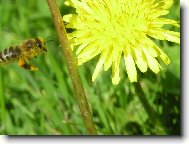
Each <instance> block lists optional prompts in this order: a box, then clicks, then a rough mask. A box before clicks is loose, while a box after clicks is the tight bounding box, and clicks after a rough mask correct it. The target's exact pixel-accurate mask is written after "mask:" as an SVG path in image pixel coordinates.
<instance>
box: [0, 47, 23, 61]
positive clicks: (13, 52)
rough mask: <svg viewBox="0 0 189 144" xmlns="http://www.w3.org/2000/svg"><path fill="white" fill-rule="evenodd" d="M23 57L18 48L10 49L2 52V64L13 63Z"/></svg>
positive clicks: (0, 55)
mask: <svg viewBox="0 0 189 144" xmlns="http://www.w3.org/2000/svg"><path fill="white" fill-rule="evenodd" d="M20 55H21V51H20V49H19V47H18V46H13V47H9V48H7V49H4V50H3V51H2V52H0V63H7V62H10V61H13V60H15V59H17V58H19V56H20Z"/></svg>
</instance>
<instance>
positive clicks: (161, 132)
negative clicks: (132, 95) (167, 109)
mask: <svg viewBox="0 0 189 144" xmlns="http://www.w3.org/2000/svg"><path fill="white" fill-rule="evenodd" d="M135 89H136V93H137V95H138V97H139V99H140V101H141V103H142V105H143V106H144V109H145V111H146V112H147V114H148V117H149V119H150V121H151V122H152V124H154V128H155V132H156V133H157V134H158V135H166V131H165V129H164V127H163V126H162V124H161V123H160V121H159V119H158V117H157V116H156V113H155V111H154V109H153V108H152V107H151V106H150V104H149V102H148V100H147V98H146V97H145V94H144V93H143V90H142V86H141V83H139V82H137V83H135Z"/></svg>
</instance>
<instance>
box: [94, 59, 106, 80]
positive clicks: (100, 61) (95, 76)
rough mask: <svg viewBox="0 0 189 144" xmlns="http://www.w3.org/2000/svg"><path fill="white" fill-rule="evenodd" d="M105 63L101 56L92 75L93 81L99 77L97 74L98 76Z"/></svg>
mask: <svg viewBox="0 0 189 144" xmlns="http://www.w3.org/2000/svg"><path fill="white" fill-rule="evenodd" d="M103 64H104V59H101V58H100V59H99V61H98V63H97V65H96V68H95V70H94V73H93V76H92V81H93V82H94V81H95V80H96V78H97V76H98V74H99V72H100V70H101V68H102V66H103Z"/></svg>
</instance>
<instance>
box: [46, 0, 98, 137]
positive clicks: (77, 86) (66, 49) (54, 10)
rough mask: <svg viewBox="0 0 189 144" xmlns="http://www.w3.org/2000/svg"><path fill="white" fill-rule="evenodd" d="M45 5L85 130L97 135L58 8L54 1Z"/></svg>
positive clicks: (50, 0)
mask: <svg viewBox="0 0 189 144" xmlns="http://www.w3.org/2000/svg"><path fill="white" fill-rule="evenodd" d="M47 3H48V6H49V9H50V12H51V15H52V18H53V21H54V25H55V28H56V31H57V34H58V38H59V41H60V44H61V47H62V50H63V53H64V57H65V60H66V64H67V67H68V70H69V74H70V77H71V80H72V83H73V86H74V90H75V94H76V99H77V102H78V105H79V108H80V112H81V115H82V117H83V121H84V124H85V127H86V129H87V132H88V134H91V135H95V134H97V133H96V129H95V125H94V122H93V119H92V115H91V113H90V109H89V105H88V102H87V98H86V95H85V92H84V88H83V85H82V82H81V80H80V76H79V73H78V70H77V63H76V59H75V58H74V55H73V53H72V50H71V46H70V44H69V41H68V37H67V33H66V29H65V27H64V23H63V20H62V16H61V14H60V10H59V8H58V5H57V2H56V0H47Z"/></svg>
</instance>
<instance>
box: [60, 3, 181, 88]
mask: <svg viewBox="0 0 189 144" xmlns="http://www.w3.org/2000/svg"><path fill="white" fill-rule="evenodd" d="M65 4H66V5H68V6H71V7H74V8H75V9H76V14H68V15H65V16H64V17H63V20H64V21H65V22H67V23H68V24H67V26H66V27H67V28H73V29H75V31H74V32H72V33H70V34H69V35H68V36H69V39H70V41H71V42H73V48H75V52H76V55H77V58H78V65H81V64H83V63H85V62H87V61H89V60H91V59H92V58H94V57H95V56H97V55H100V57H99V60H98V63H97V65H96V68H95V70H94V73H93V76H92V80H93V81H95V79H96V78H97V76H98V75H99V72H100V71H101V69H102V68H103V69H104V70H105V71H107V70H108V69H109V68H110V67H112V83H113V84H118V83H119V81H120V60H121V57H122V56H123V57H124V61H125V66H126V71H127V74H128V78H129V80H130V82H136V81H137V67H138V69H139V70H140V71H141V72H146V71H147V69H148V68H149V69H151V70H152V71H153V72H154V73H156V74H157V73H158V72H159V71H160V69H161V66H160V64H159V61H158V59H161V60H162V61H163V62H164V63H165V64H166V65H168V64H169V63H170V60H169V57H168V56H167V55H166V54H165V53H164V52H163V51H162V50H161V49H160V48H159V47H158V46H157V45H156V44H155V43H154V42H153V41H152V38H153V39H158V40H167V41H171V42H175V43H180V33H179V32H174V31H170V30H167V29H164V28H163V26H164V25H173V26H176V27H179V24H178V22H177V21H174V20H171V19H167V18H163V17H162V16H164V15H167V14H168V13H169V8H170V7H171V6H172V5H173V0H80V1H78V0H67V1H66V2H65Z"/></svg>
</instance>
